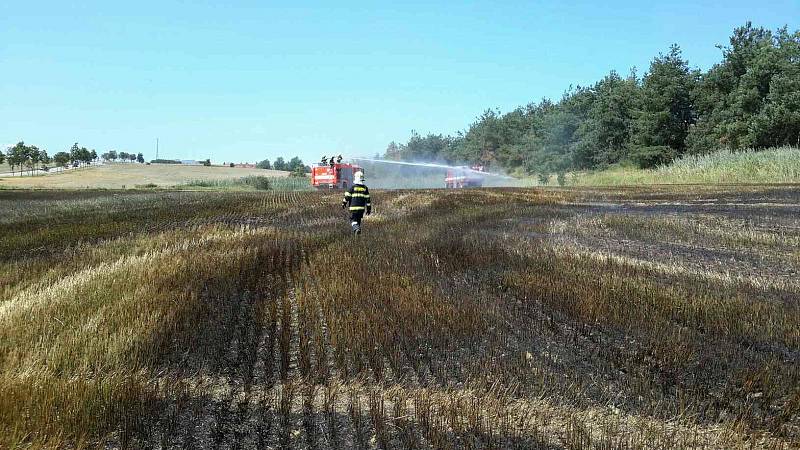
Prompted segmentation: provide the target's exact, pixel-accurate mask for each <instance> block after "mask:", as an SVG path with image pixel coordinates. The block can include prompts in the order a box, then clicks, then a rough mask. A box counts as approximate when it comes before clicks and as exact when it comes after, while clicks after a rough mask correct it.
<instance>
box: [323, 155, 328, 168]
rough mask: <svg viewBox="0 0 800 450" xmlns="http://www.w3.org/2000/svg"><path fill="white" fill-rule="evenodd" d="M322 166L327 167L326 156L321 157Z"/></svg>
mask: <svg viewBox="0 0 800 450" xmlns="http://www.w3.org/2000/svg"><path fill="white" fill-rule="evenodd" d="M322 165H323V166H327V165H328V157H327V156H323V157H322Z"/></svg>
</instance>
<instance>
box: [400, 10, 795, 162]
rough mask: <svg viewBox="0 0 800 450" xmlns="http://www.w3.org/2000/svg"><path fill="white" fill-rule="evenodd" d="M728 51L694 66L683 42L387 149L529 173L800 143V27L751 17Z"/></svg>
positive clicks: (412, 156)
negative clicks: (622, 68)
mask: <svg viewBox="0 0 800 450" xmlns="http://www.w3.org/2000/svg"><path fill="white" fill-rule="evenodd" d="M718 48H720V49H721V51H722V61H720V62H719V63H717V64H715V65H714V66H712V67H711V68H710V69H709V70H708V71H706V72H701V71H700V70H698V69H692V68H690V66H689V63H688V61H687V60H686V59H685V58H684V57H683V55H682V54H681V49H680V47H678V46H677V45H672V46H671V47H670V48H669V50H668V51H667V52H666V54H659V55H658V56H657V57H655V58H654V59H653V60H652V62H651V64H650V67H649V69H648V71H647V72H646V73H645V74H644V76H641V77H640V76H639V75H638V74H637V72H636V70H635V69H632V70H631V72H630V73H629V74H628V75H627V76H624V77H623V76H620V75H619V74H618V73H617V72H614V71H611V72H610V73H609V74H608V75H607V76H605V77H604V78H603V79H602V80H600V81H598V82H596V83H595V84H593V85H591V86H577V87H570V88H569V89H568V90H567V91H566V92H565V93H564V95H563V96H562V98H561V99H560V100H559V101H557V102H553V101H551V100H549V99H543V100H542V101H540V102H538V103H530V104H528V105H526V106H524V107H519V108H517V109H515V110H513V111H511V112H508V113H505V114H501V113H500V111H498V110H492V109H488V110H486V111H485V112H484V113H483V114H482V115H481V116H479V117H478V118H477V119H476V121H475V122H474V123H472V124H471V125H470V126H469V127H468V129H467V130H465V131H462V132H459V133H458V134H457V135H456V136H446V135H442V134H428V135H426V136H421V135H420V134H418V133H417V132H414V131H412V133H411V137H410V138H409V140H408V142H406V143H401V144H398V143H396V142H392V143H390V144H389V145H388V147H387V149H386V152H385V155H384V157H385V158H387V159H397V160H400V159H402V160H426V161H443V162H449V163H479V164H482V165H485V166H491V167H500V168H504V169H506V170H510V171H515V172H522V173H540V174H542V173H563V172H564V171H567V170H576V169H577V170H584V169H603V168H606V167H608V166H611V165H616V164H620V163H623V164H624V163H633V164H636V165H638V166H639V167H641V168H650V167H655V166H659V165H663V164H667V163H669V162H670V161H672V160H674V159H675V158H677V157H680V156H682V155H685V154H703V153H708V152H712V151H715V150H717V149H720V148H727V149H732V150H738V149H745V148H752V149H763V148H768V147H775V146H784V145H792V146H800V31H795V32H789V31H788V29H787V28H786V27H784V28H781V29H778V30H776V31H774V32H773V31H770V30H767V29H764V28H756V27H753V25H752V24H751V23H747V24H746V25H745V26H743V27H739V28H736V29H735V30H734V31H733V34H732V36H731V37H730V40H729V44H728V45H727V46H718Z"/></svg>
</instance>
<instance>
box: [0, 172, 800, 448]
mask: <svg viewBox="0 0 800 450" xmlns="http://www.w3.org/2000/svg"><path fill="white" fill-rule="evenodd" d="M373 197H374V200H373V202H374V204H375V210H376V213H375V214H373V215H372V216H370V217H369V218H368V219H367V220H365V223H364V226H365V234H364V235H362V236H361V237H359V238H352V237H350V236H349V235H348V229H349V225H348V222H347V220H346V218H345V215H344V213H343V212H342V211H341V210H340V209H339V208H338V202H339V196H338V194H327V193H324V194H323V193H316V192H303V193H297V192H286V193H266V194H265V193H256V192H228V193H220V192H141V193H135V192H134V193H132V192H125V193H114V192H90V191H83V192H75V193H70V192H43V191H34V192H24V191H20V192H14V191H0V211H2V212H3V214H2V216H0V448H41V447H44V448H84V447H88V448H97V447H102V448H242V449H255V448H302V449H306V448H308V449H314V448H319V449H333V448H370V449H373V448H392V449H394V448H398V449H412V448H436V449H438V448H465V449H473V448H474V449H479V448H480V449H491V448H495V449H499V448H533V449H562V448H564V449H588V448H603V449H616V448H620V449H627V448H660V449H663V448H675V449H682V448H775V449H779V448H797V447H798V445H800V274H799V273H798V272H799V271H800V188H798V187H797V186H760V187H746V186H745V187H733V186H731V187H726V186H716V187H708V186H669V187H650V188H636V189H633V188H613V189H590V188H586V189H562V190H557V189H547V190H536V189H480V190H461V191H444V190H418V191H384V192H380V191H378V192H375V193H374V194H373Z"/></svg>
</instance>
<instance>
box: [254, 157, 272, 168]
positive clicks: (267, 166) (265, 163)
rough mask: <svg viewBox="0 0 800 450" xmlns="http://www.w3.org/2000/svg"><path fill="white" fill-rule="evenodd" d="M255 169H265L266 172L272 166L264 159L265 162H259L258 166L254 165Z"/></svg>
mask: <svg viewBox="0 0 800 450" xmlns="http://www.w3.org/2000/svg"><path fill="white" fill-rule="evenodd" d="M256 167H258V168H259V169H267V170H269V169H271V168H272V165H271V164H270V162H269V160H268V159H265V160H263V161H261V162H259V163H258V164H256Z"/></svg>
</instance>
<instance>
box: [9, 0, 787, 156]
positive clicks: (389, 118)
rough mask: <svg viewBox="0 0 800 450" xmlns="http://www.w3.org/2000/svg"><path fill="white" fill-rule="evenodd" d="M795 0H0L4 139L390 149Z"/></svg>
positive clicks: (707, 52) (704, 48) (141, 147)
mask: <svg viewBox="0 0 800 450" xmlns="http://www.w3.org/2000/svg"><path fill="white" fill-rule="evenodd" d="M798 17H800V1H798V0H775V1H769V0H764V1H759V2H753V1H752V0H750V1H741V0H726V1H722V0H711V1H705V0H672V1H669V2H656V1H645V2H642V1H604V2H598V1H582V0H574V1H569V2H567V1H557V0H547V1H528V2H523V1H503V2H496V1H495V2H490V1H485V2H480V1H478V2H446V1H440V2H416V1H404V2H286V3H277V2H266V1H252V2H243V1H238V2H237V1H230V2H205V1H192V2H189V1H185V2H170V1H153V2H150V1H138V2H109V1H102V2H89V1H86V2H72V1H68V0H61V1H32V0H26V1H16V0H2V1H0V145H7V144H13V143H16V142H18V141H20V140H24V141H25V142H26V143H29V144H33V145H37V146H38V147H40V148H44V149H46V150H48V152H49V153H50V154H51V155H52V154H54V153H56V152H58V151H62V150H66V149H68V148H69V147H70V146H71V145H72V143H73V142H78V143H80V145H82V146H85V147H87V148H90V149H96V150H97V151H98V153H102V152H105V151H108V150H111V149H115V150H118V151H127V152H137V153H138V152H142V153H144V155H145V157H146V158H147V159H152V158H155V149H156V139H158V141H159V150H160V151H159V156H160V157H162V158H179V159H205V158H211V159H212V161H215V162H223V161H225V162H229V161H235V162H255V161H260V160H262V159H264V158H268V159H270V160H274V158H275V157H277V156H284V157H286V158H289V157H292V156H295V155H297V156H300V157H301V158H302V159H303V160H304V161H306V162H312V161H317V160H318V159H319V158H320V157H321V156H322V155H330V154H342V155H344V156H346V157H355V156H372V155H375V154H376V153H381V154H382V153H383V151H384V150H385V149H386V145H387V144H388V143H389V142H390V141H397V142H405V141H406V140H407V139H408V136H409V135H410V132H411V130H417V131H418V132H420V133H421V134H426V133H428V132H434V133H445V134H454V133H457V132H458V131H459V130H464V129H466V128H467V127H468V126H469V124H470V123H472V122H473V121H474V120H475V118H476V117H477V116H478V115H480V114H481V112H483V111H484V110H486V109H487V108H493V109H499V110H500V111H502V112H507V111H510V110H513V109H514V108H515V107H517V106H520V105H525V104H527V103H529V102H532V101H538V100H540V99H542V98H544V97H548V98H552V99H558V98H560V97H561V95H562V94H563V92H564V91H565V90H566V89H567V88H568V87H569V86H570V85H588V84H592V83H594V82H595V81H597V80H599V79H601V78H602V77H603V76H605V75H606V74H608V73H609V71H611V70H616V71H617V72H619V73H621V74H627V73H628V72H629V70H630V69H631V68H632V67H636V68H637V69H638V72H639V73H640V74H642V73H643V72H645V71H646V70H647V67H648V66H649V64H650V61H651V60H652V58H653V57H654V56H656V55H657V54H658V53H659V52H666V51H667V50H668V48H669V46H670V45H671V44H673V43H676V44H678V45H680V46H681V48H682V49H683V54H684V57H685V58H687V59H688V60H689V63H690V65H691V66H692V67H698V68H701V69H707V68H709V67H710V66H711V65H713V64H714V63H716V62H718V61H719V60H720V58H721V51H720V50H719V49H718V48H716V47H715V46H716V45H720V44H722V45H724V44H726V43H727V42H728V38H729V36H730V35H731V32H732V30H733V29H734V28H735V27H737V26H741V25H743V24H745V23H746V22H747V21H752V22H753V24H754V25H756V26H763V27H766V28H770V29H776V28H779V27H781V26H784V25H789V27H790V29H791V28H793V27H797V23H796V21H795V23H794V24H793V23H791V20H792V18H795V19H797V18H798Z"/></svg>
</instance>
